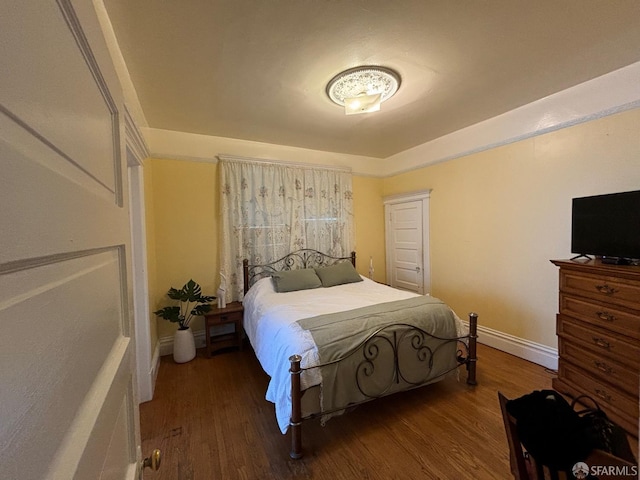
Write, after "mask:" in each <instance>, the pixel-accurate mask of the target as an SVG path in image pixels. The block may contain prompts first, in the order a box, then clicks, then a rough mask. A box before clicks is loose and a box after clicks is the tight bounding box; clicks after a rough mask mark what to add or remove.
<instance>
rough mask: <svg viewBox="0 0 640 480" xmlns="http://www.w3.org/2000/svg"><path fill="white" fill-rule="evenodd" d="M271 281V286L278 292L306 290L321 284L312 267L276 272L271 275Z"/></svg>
mask: <svg viewBox="0 0 640 480" xmlns="http://www.w3.org/2000/svg"><path fill="white" fill-rule="evenodd" d="M271 281H272V282H273V288H275V290H276V292H278V293H283V292H295V291H296V290H308V289H310V288H319V287H321V286H322V283H321V282H320V279H319V278H318V275H316V272H315V270H314V269H313V268H305V269H302V270H285V271H282V272H276V273H274V274H272V275H271Z"/></svg>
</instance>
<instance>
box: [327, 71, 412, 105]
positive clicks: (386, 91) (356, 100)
mask: <svg viewBox="0 0 640 480" xmlns="http://www.w3.org/2000/svg"><path fill="white" fill-rule="evenodd" d="M398 88H400V75H399V74H398V73H397V72H395V71H394V70H391V69H390V68H386V67H374V66H363V67H355V68H350V69H349V70H345V71H344V72H341V73H339V74H338V75H336V76H335V77H333V78H332V79H331V81H330V82H329V83H328V84H327V95H328V96H329V98H330V99H331V100H332V101H333V102H334V103H336V104H337V105H340V106H343V107H344V110H345V114H347V115H354V114H358V113H369V112H377V111H378V110H380V104H381V103H382V102H384V101H385V100H388V99H390V98H391V97H392V96H393V95H394V94H395V93H396V92H397V91H398Z"/></svg>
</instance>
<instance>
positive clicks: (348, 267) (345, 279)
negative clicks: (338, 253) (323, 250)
mask: <svg viewBox="0 0 640 480" xmlns="http://www.w3.org/2000/svg"><path fill="white" fill-rule="evenodd" d="M316 273H317V274H318V277H320V281H321V282H322V286H323V287H333V286H335V285H342V284H343V283H355V282H361V281H362V277H361V276H360V275H359V274H358V272H356V269H355V268H354V267H353V265H352V264H351V262H340V263H336V264H335V265H331V266H330V267H323V268H316Z"/></svg>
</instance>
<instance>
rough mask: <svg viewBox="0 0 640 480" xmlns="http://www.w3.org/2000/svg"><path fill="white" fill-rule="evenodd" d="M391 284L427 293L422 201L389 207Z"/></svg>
mask: <svg viewBox="0 0 640 480" xmlns="http://www.w3.org/2000/svg"><path fill="white" fill-rule="evenodd" d="M387 215H388V218H387V235H388V237H389V238H390V245H389V247H390V250H389V251H388V252H387V255H388V256H389V259H390V262H389V265H390V272H389V274H390V282H389V283H390V285H391V286H392V287H396V288H402V289H404V290H410V291H412V292H417V293H424V281H423V271H422V269H423V263H424V261H423V249H422V247H423V238H422V201H419V200H417V201H412V202H405V203H396V204H391V205H389V207H388V208H387Z"/></svg>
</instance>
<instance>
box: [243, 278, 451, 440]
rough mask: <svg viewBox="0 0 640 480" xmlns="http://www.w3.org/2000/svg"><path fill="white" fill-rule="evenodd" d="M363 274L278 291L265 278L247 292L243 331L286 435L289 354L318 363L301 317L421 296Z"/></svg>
mask: <svg viewBox="0 0 640 480" xmlns="http://www.w3.org/2000/svg"><path fill="white" fill-rule="evenodd" d="M362 278H363V281H362V282H357V283H349V284H346V285H338V286H335V287H329V288H315V289H311V290H300V291H296V292H287V293H277V292H276V291H275V290H274V288H273V284H272V282H271V278H263V279H260V280H259V281H257V282H256V283H255V284H254V285H253V286H252V287H251V289H250V290H249V291H248V292H247V294H246V295H245V297H244V300H243V304H244V329H245V332H246V333H247V336H248V337H249V341H250V342H251V345H252V346H253V349H254V351H255V353H256V356H257V358H258V360H259V361H260V364H261V365H262V368H263V369H264V371H265V372H266V373H267V374H268V375H269V376H270V377H271V381H270V382H269V387H268V389H267V394H266V399H267V400H269V401H270V402H273V403H275V406H276V418H277V420H278V426H279V427H280V430H281V431H282V433H286V431H287V429H288V427H289V418H290V416H291V389H290V388H291V387H290V374H289V366H290V362H289V357H290V356H291V355H295V354H298V355H300V356H301V357H302V362H301V365H302V367H309V366H313V365H317V364H318V363H319V362H318V350H317V348H316V345H315V343H314V341H313V338H312V336H311V334H310V333H309V332H308V331H306V330H303V329H302V328H300V326H299V325H298V324H297V323H296V322H297V321H298V320H300V319H302V318H308V317H314V316H316V315H322V314H327V313H334V312H340V311H346V310H353V309H356V308H360V307H365V306H369V305H374V304H377V303H386V302H393V301H396V300H403V299H406V298H411V297H415V296H417V294H415V293H411V292H406V291H403V290H397V289H394V288H391V287H388V286H386V285H382V284H379V283H376V282H374V281H372V280H369V279H368V278H364V277H362ZM461 328H462V322H460V321H458V331H459V332H460V331H461ZM316 370H317V369H314V370H311V371H307V372H304V373H303V375H302V377H301V384H302V388H303V389H305V388H309V387H311V386H314V385H318V384H319V383H320V372H318V371H316Z"/></svg>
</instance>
